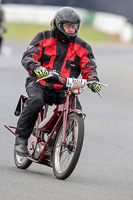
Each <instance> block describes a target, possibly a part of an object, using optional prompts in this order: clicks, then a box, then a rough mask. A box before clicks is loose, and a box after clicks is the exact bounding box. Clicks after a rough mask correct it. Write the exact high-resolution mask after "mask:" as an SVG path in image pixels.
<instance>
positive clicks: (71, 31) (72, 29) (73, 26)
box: [58, 22, 80, 36]
mask: <svg viewBox="0 0 133 200" xmlns="http://www.w3.org/2000/svg"><path fill="white" fill-rule="evenodd" d="M58 28H59V29H60V31H61V32H63V33H64V34H65V35H67V36H77V34H78V32H79V28H80V24H79V23H67V22H64V23H61V24H59V26H58Z"/></svg>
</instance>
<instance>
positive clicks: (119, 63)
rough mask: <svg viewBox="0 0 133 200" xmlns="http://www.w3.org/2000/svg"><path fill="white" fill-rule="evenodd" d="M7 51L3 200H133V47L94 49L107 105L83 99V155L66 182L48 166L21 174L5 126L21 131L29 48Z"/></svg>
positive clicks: (0, 90) (1, 68)
mask: <svg viewBox="0 0 133 200" xmlns="http://www.w3.org/2000/svg"><path fill="white" fill-rule="evenodd" d="M4 45H5V46H6V51H8V53H7V52H6V51H5V52H4V54H5V55H3V56H1V57H0V130H1V131H0V199H1V200H11V199H14V200H15V199H17V200H24V199H26V200H28V199H32V200H37V199H40V200H42V199H45V200H53V199H54V200H62V199H64V200H67V199H73V200H81V199H82V200H132V199H133V46H131V45H126V46H125V45H121V44H119V45H106V44H103V45H100V44H98V45H96V44H91V45H92V47H93V51H94V53H95V57H96V62H97V65H98V73H99V77H100V80H101V82H103V83H107V84H108V85H109V86H108V88H102V91H101V93H102V95H103V98H102V99H101V98H100V97H99V96H98V95H97V94H94V93H92V92H91V91H90V90H89V89H88V88H86V89H85V91H84V93H83V94H81V95H80V101H81V103H82V107H83V111H84V112H85V113H86V115H87V116H86V119H85V139H84V145H83V150H82V153H81V156H80V159H79V162H78V164H77V166H76V168H75V170H74V172H73V173H72V175H71V176H70V177H69V178H68V179H67V180H65V181H61V180H57V179H56V178H55V177H54V175H53V171H52V169H51V168H49V167H46V166H44V165H39V164H35V163H33V164H32V165H31V166H30V167H29V168H28V169H27V170H20V169H17V168H16V166H15V164H14V160H13V146H14V135H12V134H11V133H10V132H9V131H8V130H7V129H5V128H4V124H8V125H14V126H15V125H16V122H17V120H18V118H17V117H15V116H14V110H15V107H16V104H17V101H18V99H19V96H20V95H21V94H26V92H25V88H24V84H25V78H26V76H27V72H26V71H25V69H24V68H23V67H22V66H21V62H20V61H21V57H22V54H23V52H24V50H25V49H26V47H27V45H28V42H19V41H18V42H14V41H12V42H11V41H9V42H7V41H5V43H4ZM7 47H10V48H11V52H10V48H7ZM10 53H11V55H7V54H10Z"/></svg>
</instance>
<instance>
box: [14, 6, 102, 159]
mask: <svg viewBox="0 0 133 200" xmlns="http://www.w3.org/2000/svg"><path fill="white" fill-rule="evenodd" d="M80 24H81V19H80V16H79V14H78V13H77V12H76V10H75V9H73V8H71V7H63V8H60V9H59V10H58V11H57V13H56V14H55V16H54V19H53V20H52V22H51V28H52V30H47V31H43V32H40V33H38V34H37V35H36V36H35V37H34V38H33V40H32V41H31V43H30V45H29V47H28V49H27V50H26V51H25V53H24V54H23V57H22V65H23V66H24V68H25V69H26V70H27V71H28V73H29V77H28V78H27V80H26V91H27V94H28V99H27V100H26V103H25V106H24V109H23V112H22V114H21V116H20V118H19V120H18V123H17V128H16V134H17V135H18V136H17V137H16V141H15V150H16V153H18V154H19V155H22V156H26V155H28V149H27V140H28V138H29V137H30V134H31V133H32V130H33V128H34V125H35V122H36V120H37V116H38V112H39V111H40V109H41V108H42V107H43V105H44V102H46V101H47V97H48V96H49V94H53V95H54V98H55V103H56V104H60V103H62V102H63V101H64V100H65V91H66V88H65V86H63V85H62V84H61V83H60V82H59V80H57V79H55V77H53V78H49V79H46V80H41V81H39V82H36V80H37V79H38V78H43V77H46V76H48V74H49V71H52V70H56V71H57V72H58V73H59V74H61V75H64V76H65V77H74V78H77V77H78V76H79V75H80V73H81V74H82V77H83V78H84V79H87V80H89V81H95V80H96V81H99V79H98V75H97V71H96V67H97V66H96V64H95V61H94V55H93V52H92V49H91V46H90V45H89V44H87V43H86V42H85V41H84V40H82V39H80V38H79V37H77V35H78V32H79V28H80ZM89 88H90V89H91V90H92V91H93V92H99V91H100V90H101V86H100V85H99V84H98V83H92V84H90V85H89ZM77 109H82V108H81V105H80V102H79V100H78V98H77Z"/></svg>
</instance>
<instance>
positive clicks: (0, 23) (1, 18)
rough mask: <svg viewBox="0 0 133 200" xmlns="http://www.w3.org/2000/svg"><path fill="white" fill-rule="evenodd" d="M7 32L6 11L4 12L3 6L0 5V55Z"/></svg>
mask: <svg viewBox="0 0 133 200" xmlns="http://www.w3.org/2000/svg"><path fill="white" fill-rule="evenodd" d="M5 32H6V21H5V15H4V11H3V10H2V6H1V4H0V54H1V46H2V41H3V38H2V34H3V33H5Z"/></svg>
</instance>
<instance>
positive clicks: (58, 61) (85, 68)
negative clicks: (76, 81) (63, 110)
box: [22, 30, 99, 89]
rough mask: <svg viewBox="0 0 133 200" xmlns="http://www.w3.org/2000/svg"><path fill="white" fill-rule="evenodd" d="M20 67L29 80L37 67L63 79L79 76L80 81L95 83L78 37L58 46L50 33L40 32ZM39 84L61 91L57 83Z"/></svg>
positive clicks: (89, 58) (87, 51) (87, 47)
mask: <svg viewBox="0 0 133 200" xmlns="http://www.w3.org/2000/svg"><path fill="white" fill-rule="evenodd" d="M22 65H23V66H24V67H25V69H26V70H27V71H28V72H29V74H30V75H32V76H33V75H35V74H34V70H35V69H36V67H38V66H40V65H41V66H43V67H46V68H47V69H48V70H50V71H52V70H57V71H58V73H60V74H63V75H64V76H65V77H74V78H77V77H78V76H79V75H80V73H81V74H82V77H83V78H84V79H88V80H92V79H95V80H99V79H98V75H97V72H96V67H97V66H96V64H95V62H94V55H93V52H92V49H91V47H90V45H89V44H87V43H86V42H85V41H84V40H82V39H80V38H78V37H77V38H76V39H75V41H74V42H71V43H67V42H62V41H60V40H59V39H57V37H56V35H55V32H54V31H52V30H49V31H43V32H40V33H38V34H37V35H36V36H35V37H34V39H33V40H32V41H31V43H30V45H29V47H28V49H27V51H26V52H25V53H24V55H23V58H22ZM40 83H41V84H43V85H48V86H49V85H52V87H53V88H55V89H62V87H63V86H62V85H61V84H60V83H59V82H58V81H53V80H50V79H47V81H44V80H41V81H40Z"/></svg>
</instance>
